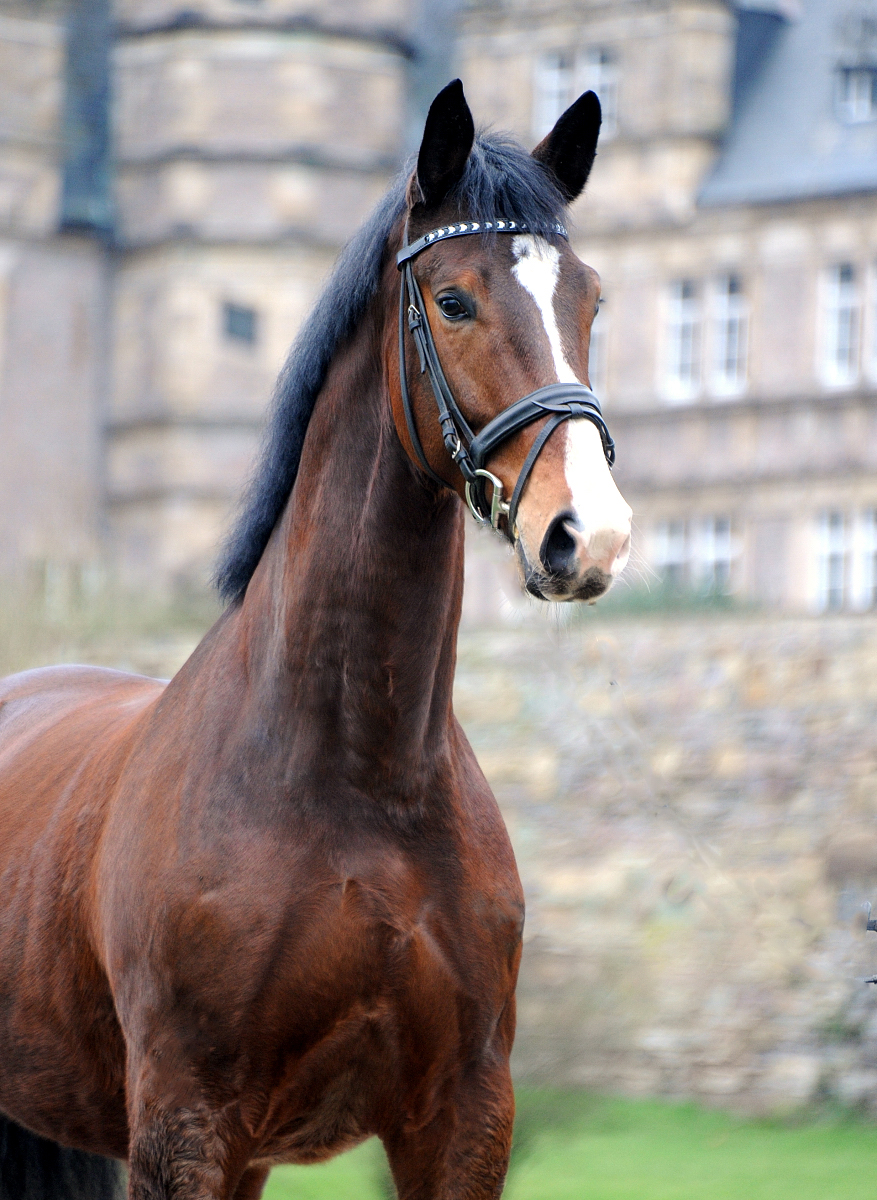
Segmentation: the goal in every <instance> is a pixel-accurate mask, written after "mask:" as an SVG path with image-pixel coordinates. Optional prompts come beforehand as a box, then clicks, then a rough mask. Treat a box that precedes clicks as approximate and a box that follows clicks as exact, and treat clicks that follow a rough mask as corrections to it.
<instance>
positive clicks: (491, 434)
mask: <svg viewBox="0 0 877 1200" xmlns="http://www.w3.org/2000/svg"><path fill="white" fill-rule="evenodd" d="M528 231H529V226H527V225H526V224H525V223H524V222H522V221H514V220H508V219H506V218H497V219H494V220H492V221H481V222H478V221H462V222H459V223H457V224H455V225H448V226H442V227H441V228H439V229H434V230H431V231H430V232H429V233H426V234H424V235H423V237H421V238H418V240H417V241H416V242H414V243H413V244H412V245H409V244H408V226H407V224H406V226H405V233H404V241H403V245H402V249H401V250H400V251H399V253H398V254H397V255H396V263H397V265H398V267H399V270H400V272H401V274H402V279H401V283H400V288H399V376H400V386H401V390H402V407H403V409H404V411H405V423H406V425H407V426H408V436H409V437H410V439H411V443H412V445H413V447H414V451H415V453H416V455H417V458H418V461H419V463H420V465H421V467H422V468H423V470H424V471H425V472H426V474H427V475H428V476H429V478H430V479H432V480H433V482H435V483H438V484H440V485H441V486H442V487H447V488H452V487H453V485H452V484H450V483H448V481H447V480H446V479H442V477H441V476H440V475H438V474H437V473H436V472H435V471H434V470H433V469H432V467H431V466H430V465H429V462H428V461H427V458H426V454H425V453H424V450H423V445H422V443H421V441H420V435H419V434H418V431H417V425H416V423H415V420H414V408H413V405H412V403H411V395H410V393H409V389H408V372H407V367H406V362H405V322H406V316H407V323H408V329H409V331H410V333H411V336H412V338H413V339H414V345H415V347H416V349H417V355H418V358H419V360H420V373H421V375H424V374H425V375H427V376H428V377H429V383H430V387H431V388H432V393H433V396H434V397H435V402H436V406H437V407H438V420H439V426H440V428H441V431H442V438H443V440H444V443H445V447H446V449H447V451H448V454H449V455H450V456H451V458H452V459H453V461H454V462H455V463H456V465H457V467H458V468H459V470H460V473H461V474H462V476H463V478H464V479H465V481H466V483H467V485H468V487H467V497H468V495H469V491H470V489H471V492H472V493H473V494H474V497H475V505H474V507H473V512H474V513H475V515H476V516H478V518H479V520H487V519H488V514H489V512H490V511H491V505H490V504H488V501H487V491H486V485H487V482H488V480H487V479H485V477H484V475H483V473H482V472H483V471H484V469H485V463H486V462H487V459H488V458H489V456H490V455H491V454H492V453H493V452H494V451H495V450H496V449H497V447H499V446H500V445H502V443H503V442H506V441H508V439H509V438H510V437H513V436H514V435H515V434H516V433H518V432H519V431H520V430H521V429H525V428H526V427H527V426H528V425H532V424H533V422H534V421H538V420H541V419H542V418H544V417H548V418H549V420H548V421H547V422H546V424H545V426H544V427H543V428H542V429H541V430H540V431H539V434H538V436H537V437H536V439H535V441H534V442H533V445H532V446H531V447H530V450H529V453H528V454H527V457H526V459H525V460H524V464H523V466H522V467H521V470H520V473H519V475H518V479H517V482H516V483H515V487H514V491H513V493H512V498H511V501H510V503H509V507H508V514H507V518H506V525H507V527H506V536H507V537H508V538H509V540H510V541H514V536H515V533H514V531H515V518H516V516H517V511H518V504H519V503H520V500H521V497H522V496H523V493H524V488H525V487H526V484H527V480H528V479H529V477H530V473H531V471H532V470H533V466H534V464H535V462H536V459H537V458H538V457H539V454H540V453H541V452H542V449H543V448H544V446H545V443H546V442H547V441H548V439H549V438H550V437H551V435H552V433H553V432H554V431H555V429H557V427H558V425H560V424H562V423H563V422H564V421H569V420H578V419H584V420H587V421H591V422H592V423H593V424H594V425H596V426H597V429H598V430H599V433H600V438H601V441H602V442H603V453H604V454H605V456H606V461H607V462H608V464H609V466H610V467H612V466H614V464H615V443H614V442H613V440H612V437H611V435H610V433H609V428H608V426H607V425H606V422H605V420H604V419H603V413H602V411H601V409H600V402H599V400H598V399H597V397H596V396H595V395H594V393H593V392H592V391H591V389H590V388H587V387H585V385H584V384H582V383H551V384H548V386H547V387H543V388H538V389H537V390H536V391H535V392H531V393H530V394H529V395H528V396H523V397H522V398H521V399H520V400H516V401H515V402H514V403H513V404H510V405H509V407H508V408H506V409H503V411H502V412H500V413H498V414H497V415H496V416H495V417H494V418H493V419H492V420H491V421H488V423H487V424H486V425H485V426H484V428H483V429H482V430H481V432H480V433H478V434H477V435H476V434H474V433H473V432H472V429H471V428H470V426H469V423H468V421H467V420H466V417H465V416H464V414H463V412H462V410H461V409H460V406H459V405H458V404H457V401H456V399H455V397H454V394H453V392H452V391H451V387H450V384H449V383H448V381H447V378H446V376H445V373H444V371H443V370H442V365H441V361H440V359H439V355H438V349H437V348H436V344H435V341H434V340H433V336H432V330H431V329H430V326H429V321H428V320H427V316H426V310H425V307H424V303H423V294H422V293H421V291H420V285H419V284H418V282H417V280H416V278H415V277H414V271H413V270H412V268H411V262H412V260H413V259H414V258H415V257H416V256H417V255H418V254H420V253H421V251H423V250H425V249H426V248H427V246H431V245H433V244H434V243H435V242H438V241H442V240H444V239H446V238H450V237H464V236H466V235H467V234H474V233H526V232H528ZM554 232H555V233H556V234H557V235H558V236H562V237H566V230H565V229H564V227H563V226H562V225H560V224H559V223H558V224H557V225H556V227H555V229H554ZM406 299H407V305H406ZM498 482H499V481H498V480H497V484H496V485H493V486H498ZM470 506H471V505H470Z"/></svg>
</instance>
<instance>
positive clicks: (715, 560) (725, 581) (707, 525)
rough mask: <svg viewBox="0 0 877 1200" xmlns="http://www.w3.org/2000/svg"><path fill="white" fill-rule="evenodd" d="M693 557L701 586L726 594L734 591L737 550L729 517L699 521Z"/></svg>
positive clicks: (709, 590)
mask: <svg viewBox="0 0 877 1200" xmlns="http://www.w3.org/2000/svg"><path fill="white" fill-rule="evenodd" d="M693 558H694V561H695V575H696V582H697V585H698V586H699V587H701V588H703V590H704V591H707V592H718V593H721V594H722V595H725V594H726V593H727V592H729V591H730V590H731V573H732V570H733V566H734V558H735V550H734V542H733V538H732V536H731V521H730V519H729V518H728V517H705V518H704V519H703V520H701V521H699V522H698V524H697V528H696V532H695V545H694V555H693Z"/></svg>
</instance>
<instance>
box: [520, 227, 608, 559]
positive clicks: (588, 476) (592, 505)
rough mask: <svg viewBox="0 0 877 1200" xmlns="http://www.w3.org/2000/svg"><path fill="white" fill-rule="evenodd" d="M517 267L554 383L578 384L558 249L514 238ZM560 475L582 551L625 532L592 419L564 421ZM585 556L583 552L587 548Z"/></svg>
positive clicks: (522, 236)
mask: <svg viewBox="0 0 877 1200" xmlns="http://www.w3.org/2000/svg"><path fill="white" fill-rule="evenodd" d="M512 252H513V254H514V256H515V260H516V261H515V265H514V266H513V267H512V274H513V275H514V277H515V278H516V279H517V281H518V283H519V284H520V285H521V287H522V288H524V290H525V291H526V292H528V293H529V294H530V296H532V298H533V300H534V301H535V303H536V307H537V308H538V310H539V315H540V316H541V318H542V325H543V327H544V329H545V334H546V336H547V338H548V344H549V346H550V347H551V355H552V358H553V359H554V370H555V374H556V375H557V382H558V383H582V382H583V381H582V380H581V379H579V377H578V376H577V375H576V373H575V371H574V370H573V369H572V367H571V366H570V364H569V362H568V361H567V358H566V355H565V354H564V352H563V342H562V341H561V337H560V330H559V329H558V327H557V317H556V315H555V312H554V293H555V290H556V288H557V281H558V279H559V277H560V251H559V250H558V249H557V248H556V247H555V246H552V245H550V244H549V243H548V242H546V241H545V239H544V238H537V237H535V236H534V235H533V234H530V233H525V234H519V235H517V236H516V237H515V238H513V240H512ZM564 474H565V475H566V482H567V485H568V487H569V490H570V496H571V497H572V507H573V509H574V511H575V512H576V514H577V516H578V518H579V520H580V521H581V523H582V526H583V529H582V531H581V533H580V534H579V535H578V537H577V540H579V541H580V542H581V543H582V545H583V549H585V550H586V548H587V546H588V544H589V543H591V542H593V541H594V540H595V535H606V534H607V533H609V531H618V532H620V533H621V532H623V533H629V531H630V516H631V513H630V507H629V506H628V505H627V504H626V503H625V501H624V499H623V498H622V496H621V493H620V492H619V491H618V488H617V487H616V486H615V481H614V480H613V478H612V476H611V474H610V473H609V467H608V466H607V463H606V457H605V455H604V453H603V442H602V440H601V438H600V434H599V431H598V430H597V427H596V425H594V423H593V422H592V421H585V420H579V421H567V422H566V454H565V459H564ZM586 552H587V550H586ZM626 561H627V556H626V554H625V555H620V556H619V559H618V561H617V562H616V563H615V564H614V566H613V574H617V572H618V571H620V570H621V569H622V567H623V566H624V564H625V562H626Z"/></svg>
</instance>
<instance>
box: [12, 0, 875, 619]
mask: <svg viewBox="0 0 877 1200" xmlns="http://www.w3.org/2000/svg"><path fill="white" fill-rule="evenodd" d="M59 4H62V0H2V4H0V113H2V116H0V572H2V573H4V574H8V573H9V572H10V571H11V570H13V569H14V568H20V567H21V566H22V565H25V566H31V567H33V566H34V565H36V566H37V567H39V568H40V570H44V571H48V572H49V574H50V575H54V576H58V575H61V576H64V575H65V573H66V575H70V576H78V575H81V574H82V572H83V570H84V571H85V573H86V574H88V571H89V570H90V567H91V565H93V564H95V563H97V562H98V561H104V562H108V563H109V564H110V565H111V566H112V567H113V568H114V569H115V570H116V571H118V572H119V573H120V574H121V575H122V576H123V578H124V579H126V580H127V581H128V582H129V583H135V584H138V585H140V584H142V583H144V582H146V581H148V582H149V583H150V584H151V585H152V584H162V585H164V586H171V587H172V586H177V585H179V584H181V583H186V582H189V581H195V582H198V583H201V584H203V582H204V580H205V579H206V574H207V570H208V567H209V563H210V561H211V559H212V557H213V554H214V551H215V547H216V544H217V541H218V538H219V536H220V533H221V529H222V527H223V524H224V522H225V520H226V517H227V514H228V512H229V509H230V506H231V504H232V502H233V499H234V497H235V496H236V494H237V492H238V490H239V488H240V485H241V482H242V480H243V478H244V476H245V474H246V470H247V466H248V463H249V462H250V460H251V456H252V451H253V448H254V445H255V440H256V437H257V432H258V428H259V424H260V420H261V418H262V415H263V413H264V410H265V407H266V404H267V402H268V399H269V396H270V393H271V388H272V384H273V380H274V378H275V376H276V373H277V370H278V368H279V366H280V364H281V362H282V359H283V355H284V353H285V350H286V347H287V346H288V344H289V342H290V341H291V339H292V337H293V336H294V333H295V330H296V328H297V326H298V324H299V322H300V320H301V318H302V316H303V315H304V313H305V312H306V310H307V309H308V307H309V306H310V304H311V302H312V300H313V298H314V295H315V292H316V290H317V288H318V286H319V283H320V281H321V279H322V278H323V277H324V275H325V273H326V271H327V270H328V269H329V266H330V264H331V262H332V260H333V258H334V256H335V254H336V253H337V250H338V248H339V246H340V245H341V243H342V242H343V241H344V240H345V239H346V237H347V236H349V234H350V233H351V232H352V231H353V229H354V228H355V227H356V225H357V224H358V223H359V221H360V220H361V219H362V217H363V216H364V215H365V213H366V212H367V211H368V209H369V208H370V206H371V205H372V203H373V202H374V201H375V199H376V198H377V197H378V196H379V195H380V193H381V192H382V191H383V190H384V188H385V186H386V184H387V181H388V179H389V177H390V175H391V174H392V173H393V171H394V170H395V169H396V168H397V166H398V164H399V163H400V162H401V160H402V158H403V157H404V153H405V151H406V150H407V149H410V148H411V146H412V143H413V141H414V138H415V137H416V136H417V133H418V131H419V124H420V121H421V119H422V113H423V110H424V108H425V104H426V103H427V102H428V100H429V98H430V97H431V95H432V94H434V92H435V91H436V90H437V89H438V87H440V86H441V85H442V83H443V82H445V80H446V79H447V78H448V77H449V76H450V74H451V73H452V69H453V64H452V63H451V57H452V55H451V50H452V46H451V40H452V38H453V36H454V28H455V26H454V21H453V19H452V9H453V8H454V7H455V4H454V0H435V2H433V3H431V4H428V5H427V4H418V3H415V0H331V2H326V3H321V4H319V5H316V4H314V3H311V4H310V5H309V4H308V0H198V2H197V4H194V5H193V4H191V3H188V2H187V3H186V4H185V5H183V3H182V0H117V4H116V8H115V10H114V11H113V12H111V11H110V9H109V0H75V3H73V4H72V7H70V8H69V9H65V8H63V7H58V5H59ZM456 37H457V43H456V59H457V61H456V69H457V70H459V73H460V74H461V75H462V77H463V80H464V83H465V85H466V89H467V93H468V95H469V98H470V102H471V104H472V107H473V110H474V112H475V113H476V116H477V117H478V119H480V120H482V121H485V122H489V123H493V124H496V125H500V126H506V127H510V128H512V129H513V130H514V131H515V132H517V133H518V134H519V135H520V136H521V137H522V138H523V139H524V141H525V142H528V143H530V144H532V143H533V142H535V141H536V140H537V139H538V138H539V137H540V136H541V135H542V134H543V133H544V131H545V130H546V129H547V128H548V127H549V126H550V124H551V123H552V122H553V120H554V119H555V117H556V116H557V115H558V113H559V112H560V111H561V110H562V109H563V107H565V105H566V104H567V103H568V102H569V101H570V100H571V99H572V98H573V97H574V96H575V95H577V94H578V93H579V92H580V91H581V90H583V89H584V88H586V87H594V88H595V89H596V90H597V91H598V92H599V94H600V95H601V98H602V101H603V106H604V110H605V118H606V119H605V125H604V137H603V141H602V144H601V150H600V154H599V157H598V161H597V166H596V168H595V170H594V173H593V176H592V180H591V182H590V184H589V188H588V192H587V194H586V196H585V198H584V199H583V200H582V201H581V202H579V204H578V205H577V207H576V211H575V213H574V216H575V221H574V240H575V244H576V248H577V249H578V251H579V252H580V253H581V255H582V256H583V257H584V258H585V260H586V261H588V262H590V263H591V264H592V265H593V266H595V267H596V268H597V270H598V271H599V272H600V274H601V276H602V278H603V281H604V296H605V300H606V303H605V305H604V306H603V310H602V312H601V315H600V317H599V320H598V321H597V323H596V326H595V332H594V339H593V347H592V371H591V373H592V382H593V384H594V386H595V388H596V390H597V391H598V392H599V393H600V394H601V395H603V396H604V397H605V399H606V404H607V409H608V412H609V414H610V416H611V419H612V424H613V429H614V431H615V433H616V440H617V441H618V444H619V466H618V476H619V482H620V484H621V486H622V490H623V491H624V492H625V494H626V495H628V497H629V498H630V499H631V501H632V503H633V506H634V509H635V513H636V520H637V525H638V532H639V537H638V553H639V555H640V559H641V560H642V561H643V563H644V568H645V573H646V574H647V575H648V574H649V573H651V574H652V575H653V577H654V576H657V575H663V576H664V577H666V578H667V579H669V580H670V581H671V582H673V583H676V584H680V585H683V586H689V585H690V586H694V587H707V588H717V589H720V590H725V589H731V590H733V591H735V592H738V593H740V594H742V595H744V596H746V597H750V598H752V599H755V600H758V601H762V602H767V603H771V604H777V605H784V606H788V607H793V608H802V607H804V608H816V609H820V608H844V607H849V608H867V607H871V606H872V604H873V602H874V598H875V596H877V449H874V448H873V447H874V444H875V440H874V439H873V438H871V437H869V434H870V433H871V430H872V428H873V427H874V422H875V416H874V402H875V384H877V316H875V314H877V198H875V197H877V0H736V2H733V3H732V2H731V0H727V2H726V0H539V2H538V3H534V2H533V0H468V2H467V3H464V4H463V6H462V7H461V8H460V10H459V12H458V13H457V20H456Z"/></svg>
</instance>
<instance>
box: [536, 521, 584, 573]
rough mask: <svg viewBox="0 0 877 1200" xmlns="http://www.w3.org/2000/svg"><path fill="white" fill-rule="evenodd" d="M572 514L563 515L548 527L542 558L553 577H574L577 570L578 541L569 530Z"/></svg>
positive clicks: (543, 563)
mask: <svg viewBox="0 0 877 1200" xmlns="http://www.w3.org/2000/svg"><path fill="white" fill-rule="evenodd" d="M572 520H574V518H573V515H572V513H561V514H560V516H559V517H555V518H554V520H553V521H552V522H551V524H550V525H549V526H548V532H547V533H546V534H545V540H544V541H543V542H542V550H541V552H540V558H541V559H542V565H543V566H544V567H545V570H546V571H548V572H549V573H550V574H551V575H572V574H573V573H574V570H575V558H576V541H575V538H574V537H573V536H572V534H571V533H570V532H569V530H568V529H567V525H568V524H569V522H570V521H572Z"/></svg>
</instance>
